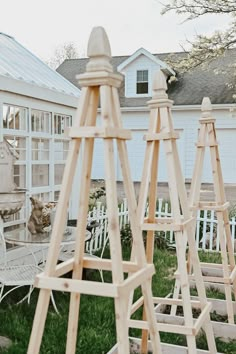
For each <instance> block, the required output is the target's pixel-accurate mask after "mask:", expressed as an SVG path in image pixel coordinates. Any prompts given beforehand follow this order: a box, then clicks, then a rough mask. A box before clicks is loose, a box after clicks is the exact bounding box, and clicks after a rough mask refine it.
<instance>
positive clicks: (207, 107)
mask: <svg viewBox="0 0 236 354" xmlns="http://www.w3.org/2000/svg"><path fill="white" fill-rule="evenodd" d="M201 111H202V117H209V116H211V111H212V105H211V101H210V98H209V97H204V98H203V100H202V106H201Z"/></svg>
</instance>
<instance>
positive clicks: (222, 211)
mask: <svg viewBox="0 0 236 354" xmlns="http://www.w3.org/2000/svg"><path fill="white" fill-rule="evenodd" d="M199 123H200V131H199V136H198V142H197V152H196V160H195V166H194V171H193V178H192V183H191V189H190V195H189V205H190V207H191V209H192V214H193V215H196V213H197V211H198V210H213V211H214V212H215V214H216V218H217V221H218V227H217V232H218V237H219V246H220V253H221V260H222V263H221V264H215V263H201V267H202V268H208V270H209V275H203V279H204V281H205V282H206V283H208V286H210V284H214V283H215V284H223V285H224V291H225V297H226V308H227V315H228V322H229V323H232V324H233V323H235V322H234V313H235V311H234V303H235V302H234V301H233V299H232V293H233V294H234V298H235V299H236V266H235V259H234V245H233V242H232V238H231V230H230V222H229V214H228V207H229V203H228V202H227V201H226V197H225V191H224V182H223V175H222V169H221V162H220V155H219V146H218V142H217V138H216V129H215V119H214V118H213V117H212V106H211V102H210V99H209V98H208V97H205V98H204V99H203V101H202V117H201V118H200V119H199ZM206 149H209V151H210V161H211V164H210V166H209V168H211V171H212V177H213V187H214V189H213V190H214V194H215V200H214V201H203V200H201V195H200V189H201V178H202V172H203V163H204V158H205V152H206ZM189 266H191V258H190V257H189ZM214 269H215V270H218V272H217V273H218V274H216V272H214ZM212 271H213V272H214V273H215V276H214V275H211V274H210V273H211V272H212Z"/></svg>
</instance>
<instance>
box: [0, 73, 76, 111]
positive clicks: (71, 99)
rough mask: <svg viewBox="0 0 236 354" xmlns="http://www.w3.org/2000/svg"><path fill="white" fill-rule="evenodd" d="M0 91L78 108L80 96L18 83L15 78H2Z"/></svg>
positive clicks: (22, 82) (21, 82)
mask: <svg viewBox="0 0 236 354" xmlns="http://www.w3.org/2000/svg"><path fill="white" fill-rule="evenodd" d="M0 78H1V80H0V81H1V84H0V91H2V92H10V93H16V94H19V95H21V96H27V97H33V98H37V99H38V100H45V101H49V102H54V103H59V104H61V105H65V106H69V107H74V108H77V106H78V100H79V96H78V97H75V96H72V95H71V96H70V95H67V94H63V93H60V92H58V91H56V90H55V91H53V90H49V89H48V88H45V87H39V86H36V85H33V84H30V83H26V82H24V81H18V80H15V79H13V78H8V77H4V76H0Z"/></svg>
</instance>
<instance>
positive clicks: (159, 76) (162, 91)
mask: <svg viewBox="0 0 236 354" xmlns="http://www.w3.org/2000/svg"><path fill="white" fill-rule="evenodd" d="M152 89H153V98H157V99H162V98H167V97H168V96H167V94H166V90H167V83H166V77H165V75H164V73H163V72H162V71H161V70H158V71H157V72H156V73H155V75H154V79H153V85H152Z"/></svg>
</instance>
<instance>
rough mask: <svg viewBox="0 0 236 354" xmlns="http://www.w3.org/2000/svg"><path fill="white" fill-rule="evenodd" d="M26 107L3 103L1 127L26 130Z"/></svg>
mask: <svg viewBox="0 0 236 354" xmlns="http://www.w3.org/2000/svg"><path fill="white" fill-rule="evenodd" d="M27 112H28V111H27V109H26V108H24V107H18V106H13V105H8V104H4V105H3V128H6V129H15V130H26V129H27V125H26V123H27Z"/></svg>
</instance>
